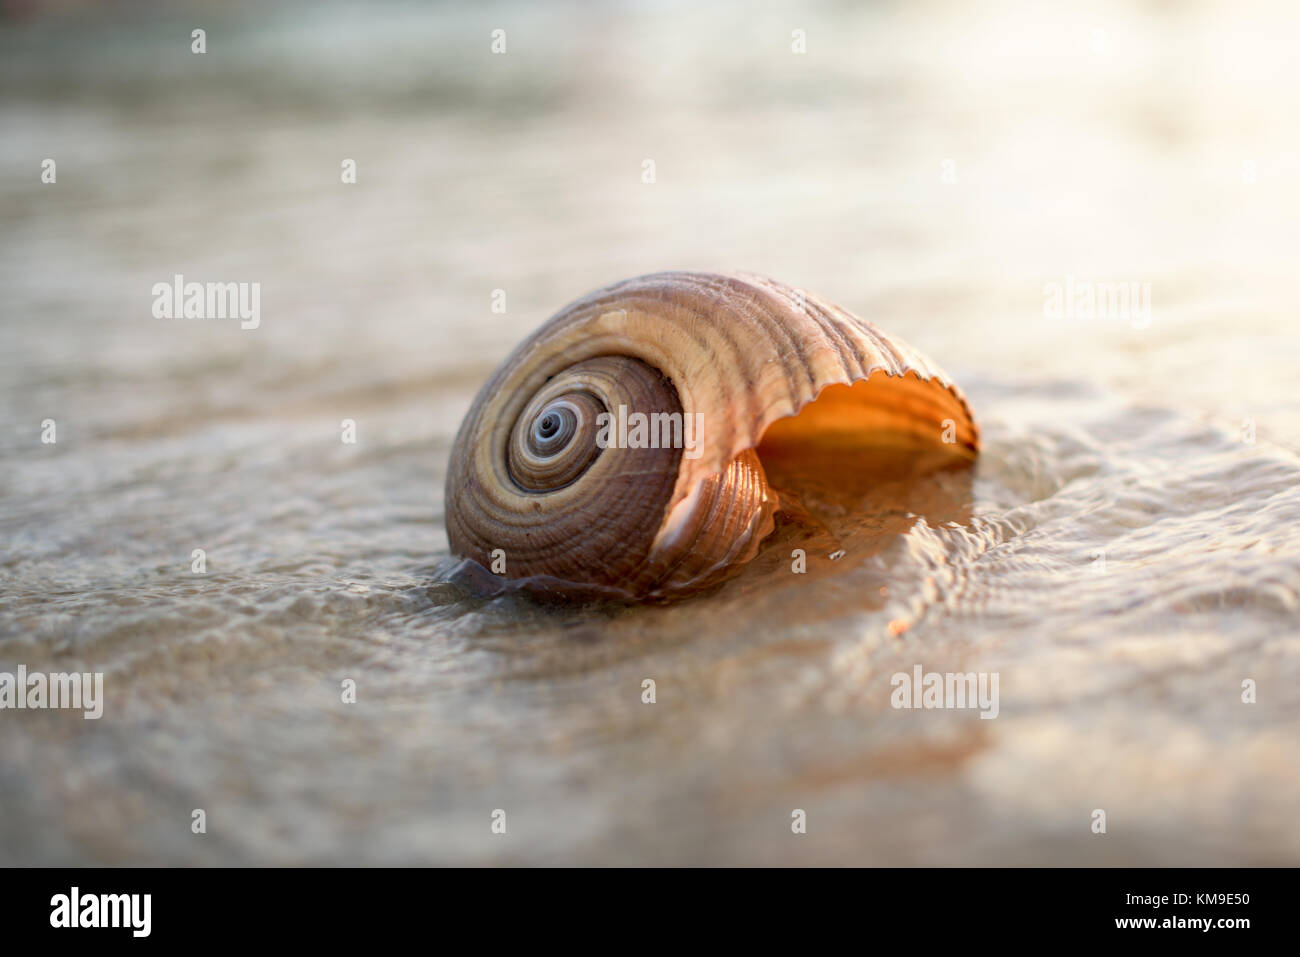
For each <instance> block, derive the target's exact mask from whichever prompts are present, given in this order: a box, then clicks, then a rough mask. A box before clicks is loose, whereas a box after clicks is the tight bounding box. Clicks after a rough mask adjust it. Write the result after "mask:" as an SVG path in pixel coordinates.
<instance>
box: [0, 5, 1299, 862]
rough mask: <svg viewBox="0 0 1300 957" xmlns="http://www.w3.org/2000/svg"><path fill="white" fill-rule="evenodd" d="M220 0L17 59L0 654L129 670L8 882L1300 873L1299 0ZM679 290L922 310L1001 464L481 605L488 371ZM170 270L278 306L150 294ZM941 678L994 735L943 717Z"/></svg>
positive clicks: (16, 720)
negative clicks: (740, 289)
mask: <svg viewBox="0 0 1300 957" xmlns="http://www.w3.org/2000/svg"><path fill="white" fill-rule="evenodd" d="M168 9H171V8H170V6H169V7H168ZM199 9H200V10H201V11H202V13H201V14H185V13H179V14H178V13H174V12H173V13H166V14H164V13H162V12H160V11H152V10H146V12H142V13H140V14H138V15H136V16H138V19H124V18H123V17H131V16H132V15H130V14H125V15H123V14H115V15H114V16H113V17H112V18H110V16H109V14H105V13H98V12H96V11H94V10H90V11H85V12H77V13H73V14H70V15H67V16H62V17H48V18H39V19H36V20H34V21H30V22H12V21H11V22H9V23H7V24H6V25H5V26H4V30H3V33H2V34H0V90H2V91H3V92H2V93H0V129H2V130H3V136H0V283H2V284H3V293H4V295H3V299H2V300H0V301H3V303H4V307H3V308H4V320H3V323H2V324H0V370H2V372H3V375H2V376H0V410H2V411H3V418H4V422H5V428H4V430H3V431H0V454H2V455H3V470H2V471H0V528H3V538H2V541H0V671H13V670H14V669H15V668H16V666H17V665H19V664H25V665H26V666H27V667H28V668H29V669H30V670H44V671H63V670H72V669H78V670H94V671H103V672H104V673H105V689H106V698H107V700H106V705H105V714H104V717H103V718H102V719H101V720H99V721H84V720H82V718H81V716H80V715H79V714H77V713H73V712H58V711H45V712H41V711H23V712H14V711H3V712H0V807H2V809H3V813H0V861H2V862H4V863H24V864H25V863H79V862H90V863H104V864H124V863H154V862H161V863H185V864H189V863H220V864H233V863H343V862H365V863H423V862H436V863H495V862H512V863H541V862H562V863H656V864H660V863H662V864H668V863H687V864H722V863H863V864H927V863H942V864H979V863H996V864H1019V863H1043V864H1055V863H1068V862H1077V863H1149V864H1193V863H1197V864H1212V863H1223V864H1239V863H1288V864H1295V863H1297V862H1300V828H1298V827H1297V826H1296V824H1295V822H1294V812H1295V808H1296V807H1297V806H1300V720H1297V715H1300V628H1298V625H1300V521H1298V520H1300V457H1298V456H1297V452H1300V396H1298V395H1297V391H1296V388H1295V381H1296V368H1297V362H1298V360H1300V333H1298V332H1297V329H1296V325H1295V322H1294V303H1295V302H1296V301H1297V293H1298V292H1300V289H1297V285H1298V282H1297V279H1296V277H1295V270H1294V264H1295V262H1296V259H1297V254H1298V253H1300V248H1297V247H1300V236H1298V234H1297V230H1296V229H1295V224H1296V222H1297V221H1300V216H1297V213H1300V203H1297V198H1298V196H1300V192H1298V190H1297V185H1296V184H1297V182H1298V180H1297V177H1296V173H1297V171H1300V161H1298V160H1297V155H1298V154H1297V133H1296V127H1295V124H1294V123H1293V122H1291V121H1290V118H1291V117H1294V116H1297V115H1300V109H1298V108H1300V102H1298V101H1300V82H1297V80H1300V75H1298V74H1300V62H1298V61H1296V60H1295V58H1294V56H1293V55H1292V46H1291V44H1290V43H1289V42H1288V41H1287V35H1288V30H1290V31H1291V35H1293V27H1291V26H1289V25H1288V24H1290V23H1292V22H1293V15H1290V14H1287V13H1286V7H1285V5H1281V4H1279V5H1277V6H1275V7H1274V6H1268V5H1261V6H1258V7H1252V6H1249V5H1247V6H1242V5H1239V4H1234V5H1231V6H1227V5H1225V6H1222V7H1218V6H1214V5H1201V6H1197V7H1196V8H1195V9H1193V10H1191V11H1185V12H1180V11H1179V10H1178V9H1175V8H1170V7H1166V6H1165V5H1160V4H1153V5H1149V6H1138V7H1120V6H1115V7H1106V6H1100V7H1093V8H1092V10H1091V11H1090V12H1089V13H1088V14H1087V15H1086V16H1085V15H1082V14H1080V15H1077V16H1075V15H1072V14H1065V13H1052V14H1047V15H1045V14H1044V13H1043V12H1042V11H1040V10H1038V9H1037V8H1036V7H1033V6H1027V7H1023V8H1022V7H1020V6H1018V5H1013V4H1008V5H1004V6H992V7H988V8H986V9H985V10H984V12H982V13H978V14H975V13H971V12H969V11H967V10H966V9H965V6H964V5H961V4H951V5H949V4H919V5H918V4H906V5H897V6H893V5H882V6H878V7H873V8H871V9H869V10H865V11H861V10H856V9H851V8H848V7H839V6H834V5H831V6H810V7H798V8H791V9H789V10H786V9H783V8H772V9H769V10H764V11H763V12H761V13H758V14H755V13H753V12H752V11H748V10H744V9H743V8H741V7H738V6H737V7H728V6H720V7H717V8H715V9H712V10H710V11H707V12H703V11H700V10H697V9H696V8H695V6H694V5H673V4H665V5H662V6H655V7H652V8H650V9H648V10H647V9H640V10H638V9H634V8H632V7H622V6H611V7H608V8H604V9H602V10H600V11H598V12H589V11H586V10H585V8H581V7H572V8H563V7H561V8H557V9H553V10H550V11H540V10H533V9H531V8H530V7H528V6H524V5H520V6H499V7H494V6H488V7H486V8H485V9H473V10H457V9H454V8H441V7H439V8H434V9H432V10H429V9H426V8H425V7H423V6H416V5H410V6H407V5H392V6H385V7H382V8H376V7H375V6H374V5H371V6H369V7H367V8H366V11H367V12H364V13H363V12H356V11H352V10H349V9H347V8H345V7H341V6H339V7H332V6H325V7H321V6H319V5H310V6H307V5H303V6H288V7H285V8H282V9H281V8H277V10H276V11H275V12H267V11H261V10H259V9H258V8H257V7H255V6H252V5H250V6H247V7H242V8H241V7H233V8H232V10H231V12H228V13H220V14H218V13H216V12H214V11H212V10H209V9H207V8H206V7H202V8H199ZM380 10H382V11H383V12H382V13H381V12H379V11H380ZM198 16H201V18H202V19H203V20H204V21H206V22H207V23H208V31H209V52H208V53H207V54H206V55H204V56H202V57H199V56H194V55H192V54H191V53H190V52H189V40H188V37H189V31H190V29H191V28H192V25H193V24H194V23H197V22H198V20H196V19H195V18H196V17H198ZM1044 16H1050V17H1051V19H1046V20H1045V19H1043V18H1044ZM497 27H502V28H504V29H506V30H507V34H508V38H509V41H508V42H509V46H508V53H507V54H506V55H505V56H502V57H494V56H492V55H491V54H490V53H489V52H488V43H489V34H490V32H491V30H492V29H494V28H497ZM795 28H800V29H805V30H806V31H807V36H808V45H809V46H808V49H809V52H808V53H807V54H806V55H802V56H797V55H792V54H791V53H790V34H791V30H792V29H795ZM1098 31H1100V33H1098ZM45 157H53V158H55V159H56V160H57V163H58V181H57V184H55V185H53V186H49V185H42V184H41V183H40V179H39V170H40V160H41V159H42V158H45ZM346 157H351V158H355V159H356V160H357V166H358V182H357V183H356V184H355V185H349V186H344V185H342V184H341V183H340V181H339V169H340V165H339V164H340V162H341V160H342V159H343V158H346ZM646 158H654V159H655V162H656V172H657V177H656V182H655V183H654V184H645V183H643V182H642V169H643V167H642V162H643V160H644V159H646ZM949 161H951V163H952V165H951V166H946V165H945V164H946V163H947V162H949ZM1247 164H1250V165H1247ZM665 268H692V269H733V268H742V269H749V270H753V271H755V272H759V273H764V274H768V275H772V276H776V277H778V278H781V279H783V280H786V281H789V282H793V283H796V284H798V285H801V286H804V287H806V288H809V289H813V290H816V291H817V292H818V293H820V294H822V295H824V296H826V297H828V298H830V299H832V300H834V301H837V302H839V303H841V304H842V305H844V306H845V307H847V308H849V309H852V310H853V311H855V312H857V313H858V314H859V315H862V316H864V317H866V318H868V319H871V320H872V321H875V322H877V323H878V324H879V325H881V326H882V327H883V328H885V329H887V330H889V331H890V332H893V333H896V334H898V335H900V336H902V337H903V338H904V339H906V340H907V341H908V342H909V343H911V344H912V345H914V346H916V347H917V348H919V349H921V350H922V351H923V352H925V353H927V354H928V355H930V356H932V357H933V358H935V359H936V360H937V361H938V362H939V363H940V364H941V365H943V366H944V367H945V368H947V370H948V371H949V372H950V373H952V374H953V376H954V378H955V379H956V380H957V382H958V383H960V385H961V386H962V387H963V389H964V390H965V391H966V393H967V395H968V397H969V399H970V401H971V405H972V407H973V408H974V409H975V412H976V415H977V417H978V419H979V422H980V426H981V429H982V432H983V436H984V442H985V447H984V453H983V455H982V457H981V458H980V460H979V462H978V464H977V466H976V468H975V469H974V471H973V473H972V472H964V471H962V470H956V471H941V472H938V473H934V474H930V475H928V476H925V477H918V478H915V479H914V480H906V481H903V480H899V481H894V482H892V483H890V482H882V483H879V484H876V485H873V486H872V487H871V488H870V489H868V490H866V491H865V492H864V493H863V495H862V496H861V497H860V498H859V499H857V500H856V502H848V503H846V502H845V500H844V499H845V494H846V493H845V492H844V489H843V487H842V486H841V485H840V484H839V483H837V482H834V481H828V482H826V483H825V484H824V485H823V486H822V487H821V488H820V489H817V490H810V491H809V493H808V498H807V501H806V504H807V506H808V509H809V511H810V513H812V514H813V515H814V516H815V518H816V521H817V522H818V523H820V524H813V523H805V522H791V521H783V522H782V523H781V524H780V526H779V527H778V530H777V532H776V533H775V536H774V539H773V541H772V543H771V544H770V545H769V547H768V548H766V549H765V550H764V551H763V552H762V553H761V554H760V555H759V557H758V558H757V559H756V560H755V561H754V562H753V563H752V564H751V565H750V566H748V567H747V568H746V569H745V570H744V571H743V572H742V573H741V574H740V575H739V576H738V577H737V578H735V579H734V580H732V581H730V582H728V583H726V584H725V585H723V586H721V587H719V588H717V589H715V590H713V591H712V592H710V593H709V594H707V595H705V596H703V597H700V598H697V599H694V600H691V601H686V602H681V603H678V604H673V605H667V606H655V607H649V608H634V607H627V606H622V605H617V604H598V603H591V604H585V605H580V606H568V605H560V604H555V603H549V602H540V601H537V600H534V599H532V598H530V597H528V596H527V595H524V594H515V593H511V594H501V595H496V596H490V595H484V594H482V593H481V592H479V591H476V590H475V588H474V587H472V586H473V582H471V581H467V580H466V579H465V577H464V576H463V575H460V576H458V575H456V574H455V573H454V569H455V562H454V560H453V559H452V558H451V556H449V554H448V552H447V544H446V538H445V535H444V532H443V516H442V486H443V479H444V470H445V466H446V460H447V454H448V451H449V447H450V443H451V440H452V438H453V436H454V434H455V430H456V428H457V426H458V424H459V422H460V418H461V416H462V414H463V413H464V411H465V409H466V408H467V406H468V404H469V402H470V400H471V399H472V397H473V395H474V392H475V391H476V390H477V388H478V387H479V385H480V384H481V383H482V381H483V380H484V379H485V378H486V377H487V375H488V374H489V373H490V371H491V370H492V368H493V367H494V366H495V365H496V364H497V363H498V362H499V361H500V360H501V359H502V358H503V357H504V356H505V354H506V353H507V352H508V351H509V348H510V347H511V346H512V345H513V344H514V343H515V342H517V341H518V340H519V339H521V338H522V337H523V336H524V335H526V334H527V333H528V332H529V331H531V329H533V328H534V327H535V326H536V325H537V324H539V323H540V322H541V321H542V320H544V319H545V318H546V317H547V316H548V315H549V314H550V313H551V312H553V311H554V310H555V309H557V308H559V307H560V306H561V305H563V304H564V303H565V302H567V301H569V300H570V299H573V298H576V297H577V296H579V295H581V294H583V293H585V292H587V291H589V290H591V289H593V288H596V287H597V286H600V285H602V284H604V283H606V282H609V281H612V280H615V279H619V278H623V277H626V276H631V275H636V274H639V273H644V272H651V271H657V270H660V269H665ZM175 273H183V274H184V275H185V276H186V277H187V278H190V279H195V280H198V281H209V280H213V281H215V280H220V281H257V282H260V283H261V284H262V289H263V293H262V297H263V298H262V317H261V325H260V327H259V328H257V329H255V330H247V331H242V330H240V329H239V327H238V325H237V324H235V323H230V322H220V321H212V322H187V321H182V320H157V319H154V318H152V317H151V315H150V306H151V302H152V294H151V292H150V290H151V287H152V286H153V284H154V283H156V282H160V281H161V282H167V281H170V280H171V277H172V276H173V275H174V274H175ZM1068 276H1074V277H1077V278H1080V279H1084V280H1093V281H1135V282H1139V283H1150V286H1151V303H1152V310H1151V315H1150V317H1149V321H1147V322H1142V321H1137V320H1132V319H1123V320H1091V321H1089V320H1063V319H1052V318H1048V317H1047V316H1046V314H1045V307H1044V300H1045V291H1044V286H1045V284H1047V283H1055V282H1060V283H1064V282H1066V281H1067V280H1066V277H1068ZM495 289H504V290H505V291H506V296H507V303H508V305H507V312H506V313H505V314H504V315H501V314H494V313H493V312H492V311H491V308H490V306H491V301H492V294H493V290H495ZM45 419H53V420H55V422H56V424H57V442H56V443H54V444H43V443H42V442H41V441H40V437H41V431H42V424H41V423H42V421H43V420H45ZM344 419H352V420H354V421H355V423H356V429H357V442H356V444H354V445H348V444H344V443H343V442H342V441H341V440H340V434H341V429H340V423H341V422H342V420H344ZM1252 438H1253V441H1248V440H1249V439H1252ZM794 547H803V548H805V549H806V551H807V552H808V574H806V575H802V576H800V575H793V574H791V571H790V550H791V549H792V548H794ZM199 548H201V549H203V550H204V551H205V552H206V556H207V572H206V574H203V575H195V574H192V573H191V554H192V552H193V550H194V549H199ZM841 549H843V550H844V551H845V555H844V556H843V557H842V558H839V559H838V560H832V559H831V557H830V556H831V554H833V553H834V552H836V551H838V550H841ZM916 664H921V665H923V666H924V668H925V669H926V670H928V671H942V672H950V671H952V672H956V671H961V672H967V671H973V672H988V673H996V674H997V675H999V677H1000V709H999V713H998V717H997V718H996V719H995V720H981V719H980V718H979V716H978V713H977V712H975V711H970V710H965V711H961V710H933V711H923V710H916V711H909V710H897V709H894V708H893V707H891V704H890V695H891V690H892V688H891V680H890V679H891V676H892V675H893V674H895V673H896V672H905V673H910V672H911V671H912V669H913V667H914V666H915V665H916ZM647 678H649V679H653V681H654V682H655V687H656V695H657V700H656V703H654V704H653V705H650V704H644V703H643V702H642V682H643V681H644V680H645V679H647ZM345 679H352V680H354V681H355V682H356V687H357V701H356V703H355V704H343V703H342V702H341V700H340V685H341V682H343V681H344V680H345ZM1244 679H1253V680H1254V681H1256V682H1257V686H1258V701H1257V702H1256V703H1254V704H1244V703H1243V702H1242V700H1241V685H1242V681H1243V680H1244ZM195 808H203V809H204V810H205V811H206V812H207V819H208V831H207V833H206V834H204V835H201V836H199V835H194V834H192V833H191V829H190V822H191V812H192V810H193V809H195ZM794 808H800V809H803V810H805V811H806V812H807V819H808V828H807V834H805V835H802V836H799V837H796V836H794V835H792V834H791V830H790V821H791V811H792V809H794ZM1097 808H1101V809H1105V810H1106V812H1107V817H1108V830H1107V833H1106V834H1105V835H1096V834H1094V833H1092V831H1091V828H1090V825H1091V823H1092V818H1091V815H1092V812H1093V810H1094V809H1097ZM495 809H503V810H505V811H506V813H507V817H508V833H507V834H506V835H505V836H499V835H494V834H492V833H491V831H490V824H491V815H492V812H493V811H494V810H495Z"/></svg>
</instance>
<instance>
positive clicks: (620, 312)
mask: <svg viewBox="0 0 1300 957" xmlns="http://www.w3.org/2000/svg"><path fill="white" fill-rule="evenodd" d="M624 410H626V413H627V417H626V419H621V418H620V416H621V415H622V412H623V411H624ZM635 413H642V414H643V415H644V416H645V418H644V419H641V420H636V419H635V418H634V414H635ZM656 416H658V417H656ZM674 417H675V418H674ZM636 421H641V422H645V421H649V422H650V423H652V426H653V427H652V428H650V429H648V430H642V431H641V432H640V433H639V434H638V433H637V432H636V431H635V429H632V430H629V431H628V432H627V435H626V441H625V440H624V437H623V435H622V433H620V431H619V429H620V422H633V423H635V422H636ZM665 423H667V424H668V431H667V433H665V430H664V428H663V427H664V424H665ZM678 423H680V431H679V428H678ZM692 426H694V427H695V432H696V434H695V435H694V436H693V438H694V439H695V443H694V446H693V447H691V445H690V441H691V439H692V435H691V432H692ZM656 439H658V441H655V440H656ZM650 442H653V443H654V444H655V445H663V444H669V445H676V446H678V447H670V448H661V447H635V446H637V445H638V443H645V444H649V443H650ZM877 445H884V446H891V447H894V448H903V449H909V450H910V449H916V450H918V452H919V451H922V450H937V451H946V452H948V453H950V454H951V455H953V456H954V457H956V458H959V459H967V460H970V459H974V458H975V456H976V454H977V453H978V449H979V433H978V430H977V428H976V425H975V422H974V419H973V418H972V415H971V412H970V409H969V407H968V406H967V403H966V400H965V398H964V397H963V396H962V394H961V392H960V391H959V390H958V389H957V387H956V386H955V385H953V384H952V383H951V381H950V380H949V379H948V378H947V377H946V376H945V375H944V374H943V373H942V372H941V371H940V370H939V369H938V368H937V367H936V366H935V365H934V364H933V363H931V362H930V361H929V360H928V359H926V358H924V357H923V356H921V355H920V354H919V353H917V352H916V351H914V350H913V349H911V348H910V347H908V346H907V345H905V344H904V343H902V342H901V341H899V340H898V339H896V338H893V337H891V336H887V335H885V333H883V332H881V331H880V330H879V329H877V328H876V327H875V326H873V325H872V324H871V323H869V322H865V321H863V320H862V319H859V318H857V317H856V316H854V315H852V314H851V313H849V312H847V311H846V310H844V309H841V308H840V307H838V306H836V305H833V304H831V303H829V302H826V301H824V300H822V299H819V298H817V297H816V296H814V295H812V294H811V293H806V292H804V291H803V290H797V289H794V288H791V287H789V286H786V285H783V284H781V283H778V282H774V281H772V280H770V279H764V278H761V277H758V276H751V275H745V274H738V275H717V274H711V273H688V272H669V273H657V274H654V275H649V276H642V277H639V278H636V279H629V280H625V281H623V282H618V283H615V284H613V285H611V286H607V287H605V288H603V289H599V290H597V291H596V292H593V293H591V294H590V295H587V296H585V297H583V298H581V299H579V300H577V301H576V302H574V303H572V304H571V305H569V306H567V307H565V308H564V309H562V310H561V311H560V312H559V313H557V314H556V315H555V316H553V317H552V318H551V319H549V320H548V321H547V322H546V323H545V324H543V325H542V326H541V327H540V328H539V329H537V330H536V331H535V332H534V333H533V334H532V335H531V336H529V337H528V338H527V339H526V340H524V341H523V342H522V343H521V344H520V345H519V346H518V347H517V348H516V349H515V350H514V351H513V352H512V353H511V354H510V356H509V358H507V359H506V361H505V362H504V363H503V364H502V365H501V367H500V368H498V369H497V370H496V372H495V373H494V374H493V375H492V377H491V378H490V379H489V380H488V382H487V383H486V384H485V385H484V386H483V388H482V390H481V391H480V392H479V394H478V397H477V398H476V399H475V400H474V403H473V405H472V406H471V408H470V410H469V412H468V413H467V414H466V416H465V420H464V422H463V423H462V424H461V428H460V432H459V433H458V435H457V436H456V441H455V444H454V445H453V448H452V452H451V460H450V463H449V465H448V472H447V486H446V497H445V502H446V527H447V537H448V540H449V542H450V545H451V550H452V552H453V554H455V555H458V556H461V557H464V558H469V559H472V560H473V561H475V562H477V563H479V564H480V565H483V566H492V565H493V564H494V562H493V558H494V555H495V557H497V558H498V559H504V566H505V567H504V569H502V568H501V567H500V563H499V562H498V563H496V564H497V567H496V568H494V569H493V570H494V571H497V572H499V573H501V574H503V575H504V576H505V577H507V578H510V579H520V580H525V581H531V582H534V583H537V584H538V586H539V587H543V588H548V589H549V588H559V589H565V588H569V587H573V588H575V589H578V590H584V589H585V590H593V591H598V592H604V593H608V594H616V595H619V596H624V597H628V598H633V599H646V598H650V599H664V598H675V597H681V596H683V595H687V594H690V593H691V592H694V591H698V590H700V589H703V588H706V587H709V586H710V585H713V584H715V583H717V582H718V581H721V580H722V579H724V578H726V577H727V576H728V575H730V574H732V573H733V572H735V571H736V570H737V569H739V568H740V567H741V566H743V564H744V563H745V562H747V561H749V560H750V559H752V558H753V557H754V555H755V554H756V553H757V552H758V549H759V545H760V543H761V542H762V541H763V539H764V538H765V537H766V536H767V535H768V534H770V533H771V532H772V530H773V527H774V520H773V515H774V513H775V512H776V511H777V510H778V509H779V508H780V507H781V496H780V495H779V493H778V492H777V491H776V490H774V489H773V488H772V487H771V486H770V485H769V484H768V481H767V476H766V474H765V472H764V468H763V459H764V457H765V456H768V455H776V454H784V455H790V454H794V455H798V454H799V452H800V449H803V448H810V447H812V446H816V447H818V448H830V449H839V448H844V449H850V448H852V449H861V448H864V447H872V446H877ZM497 550H499V551H497Z"/></svg>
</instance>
